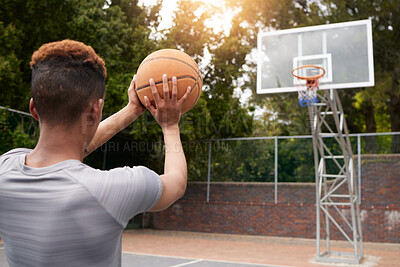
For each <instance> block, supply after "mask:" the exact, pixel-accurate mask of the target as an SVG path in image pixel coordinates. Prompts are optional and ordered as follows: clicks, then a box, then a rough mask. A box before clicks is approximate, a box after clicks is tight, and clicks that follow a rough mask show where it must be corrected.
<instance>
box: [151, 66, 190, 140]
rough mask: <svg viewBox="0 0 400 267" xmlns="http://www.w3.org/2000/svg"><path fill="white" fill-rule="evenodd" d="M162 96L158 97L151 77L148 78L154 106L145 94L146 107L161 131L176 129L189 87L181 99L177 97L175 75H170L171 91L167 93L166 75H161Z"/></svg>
mask: <svg viewBox="0 0 400 267" xmlns="http://www.w3.org/2000/svg"><path fill="white" fill-rule="evenodd" d="M162 79H163V96H164V97H163V98H161V97H160V95H159V93H158V91H157V88H156V85H155V83H154V80H153V79H150V88H151V92H152V94H153V98H154V102H155V105H156V106H155V107H154V106H153V105H151V104H150V100H149V99H148V97H147V96H145V97H144V99H145V101H146V107H147V109H148V110H149V111H150V112H151V114H152V115H153V117H154V118H155V119H156V121H157V123H158V124H159V125H160V127H161V129H162V130H163V132H165V131H167V130H170V129H176V128H177V127H178V123H179V120H180V118H181V110H182V105H183V103H184V102H185V100H186V99H187V98H188V96H189V94H190V91H191V88H190V86H189V87H188V88H187V90H186V93H185V94H184V95H183V96H182V98H181V99H179V100H178V99H177V96H178V85H177V80H176V77H172V92H171V95H170V93H169V88H168V77H167V75H165V74H164V75H163V77H162Z"/></svg>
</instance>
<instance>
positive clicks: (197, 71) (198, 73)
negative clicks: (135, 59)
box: [139, 57, 201, 76]
mask: <svg viewBox="0 0 400 267" xmlns="http://www.w3.org/2000/svg"><path fill="white" fill-rule="evenodd" d="M189 58H190V59H191V60H192V61H193V62H194V60H193V59H192V58H191V57H189ZM156 59H171V60H176V61H179V62H181V63H183V64H185V65H188V66H189V67H190V68H191V69H193V70H194V71H195V72H196V74H197V75H199V76H201V74H200V70H199V69H198V68H197V70H196V68H194V67H193V66H192V65H190V64H188V63H187V62H185V61H183V60H180V59H177V58H173V57H154V58H150V59H148V60H146V61H145V62H142V64H140V66H139V68H140V67H141V66H143V65H144V64H146V63H147V62H149V61H153V60H156ZM194 63H195V64H196V62H194Z"/></svg>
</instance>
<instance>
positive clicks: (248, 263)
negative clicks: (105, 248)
mask: <svg viewBox="0 0 400 267" xmlns="http://www.w3.org/2000/svg"><path fill="white" fill-rule="evenodd" d="M122 253H127V254H132V255H143V256H153V257H160V258H174V259H183V260H196V259H198V258H189V257H181V256H166V255H159V254H149V253H141V252H130V251H122ZM198 260H200V259H198ZM201 260H203V261H213V262H222V263H236V264H246V265H248V266H264V267H294V266H295V265H276V264H268V263H266V264H261V263H250V262H242V261H227V260H214V259H201Z"/></svg>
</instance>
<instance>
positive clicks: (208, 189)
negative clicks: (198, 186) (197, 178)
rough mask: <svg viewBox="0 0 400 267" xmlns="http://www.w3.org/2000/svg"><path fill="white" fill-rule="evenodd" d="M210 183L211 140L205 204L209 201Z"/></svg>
mask: <svg viewBox="0 0 400 267" xmlns="http://www.w3.org/2000/svg"><path fill="white" fill-rule="evenodd" d="M210 182H211V140H210V141H209V143H208V169H207V203H208V202H209V201H210Z"/></svg>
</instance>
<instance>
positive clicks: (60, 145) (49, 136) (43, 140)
mask: <svg viewBox="0 0 400 267" xmlns="http://www.w3.org/2000/svg"><path fill="white" fill-rule="evenodd" d="M85 142H86V141H85V135H84V134H83V133H82V129H81V127H79V126H70V127H65V126H56V127H49V126H47V125H41V127H40V137H39V141H38V143H37V145H36V147H35V149H34V150H33V151H32V152H31V153H29V154H28V155H27V156H26V159H25V164H26V165H27V166H30V167H36V168H40V167H47V166H51V165H54V164H56V163H59V162H62V161H65V160H69V159H76V160H79V161H82V160H83V158H84V154H85V153H84V150H85Z"/></svg>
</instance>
